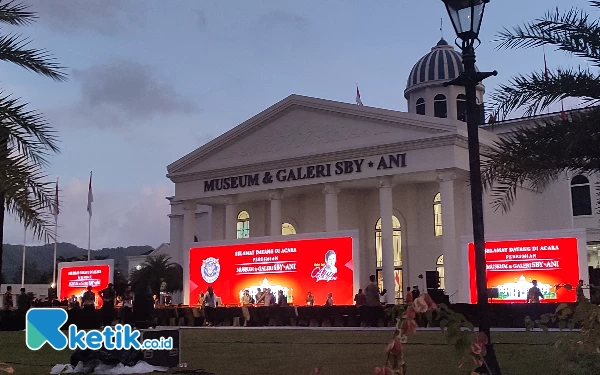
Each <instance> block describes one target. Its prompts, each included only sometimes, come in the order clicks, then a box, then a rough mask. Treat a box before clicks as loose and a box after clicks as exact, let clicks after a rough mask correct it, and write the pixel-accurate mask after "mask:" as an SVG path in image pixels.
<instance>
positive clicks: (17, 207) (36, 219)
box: [0, 146, 54, 241]
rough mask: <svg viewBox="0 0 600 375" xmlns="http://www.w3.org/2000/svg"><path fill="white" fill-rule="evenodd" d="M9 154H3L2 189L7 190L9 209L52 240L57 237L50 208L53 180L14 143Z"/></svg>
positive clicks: (41, 236)
mask: <svg viewBox="0 0 600 375" xmlns="http://www.w3.org/2000/svg"><path fill="white" fill-rule="evenodd" d="M6 152H8V154H9V156H8V157H2V158H0V171H2V176H0V191H2V192H3V193H4V204H5V206H6V211H8V212H9V213H11V214H14V215H15V216H16V217H17V218H18V219H19V220H20V221H21V222H23V223H24V224H25V226H26V228H28V229H31V230H32V231H33V234H34V235H35V236H36V237H37V238H39V239H44V240H46V241H48V240H49V239H52V238H54V237H53V236H54V232H53V223H52V215H51V214H50V208H51V207H52V204H53V203H54V194H53V193H54V190H53V186H54V183H53V182H46V181H45V179H46V175H45V174H44V173H43V171H42V169H41V168H40V166H39V165H36V164H32V163H31V162H30V160H29V159H28V158H27V157H25V156H24V155H21V154H19V153H18V152H16V150H15V149H14V148H11V147H10V146H9V147H8V148H7V149H6Z"/></svg>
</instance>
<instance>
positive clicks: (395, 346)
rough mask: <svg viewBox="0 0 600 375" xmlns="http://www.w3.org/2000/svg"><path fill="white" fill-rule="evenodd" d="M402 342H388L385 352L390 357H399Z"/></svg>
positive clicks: (395, 340)
mask: <svg viewBox="0 0 600 375" xmlns="http://www.w3.org/2000/svg"><path fill="white" fill-rule="evenodd" d="M402 349H403V348H402V342H401V341H400V340H398V339H394V340H392V341H390V343H389V344H388V346H387V347H386V348H385V352H386V353H389V354H391V355H395V356H399V355H400V354H402Z"/></svg>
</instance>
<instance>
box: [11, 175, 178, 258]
mask: <svg viewBox="0 0 600 375" xmlns="http://www.w3.org/2000/svg"><path fill="white" fill-rule="evenodd" d="M87 193H88V185H87V181H86V180H81V179H72V180H71V181H70V182H69V183H68V184H65V185H63V186H62V187H61V193H60V194H61V213H60V215H59V217H58V223H59V228H58V239H59V241H61V242H70V243H73V244H75V245H77V246H79V247H81V248H84V249H85V248H87V243H88V213H87V210H86V206H87ZM170 195H172V187H171V186H169V185H166V184H161V185H155V186H145V187H143V188H141V189H140V190H139V191H136V192H109V191H102V190H99V189H97V188H94V203H93V211H92V212H93V216H92V226H91V247H92V248H93V249H100V248H103V247H117V246H134V245H150V246H153V247H157V246H158V245H160V244H161V243H163V242H169V218H168V217H167V215H168V214H169V213H170V207H169V202H168V201H167V199H166V197H167V196H170ZM4 235H5V237H4V238H5V243H12V244H20V243H22V242H23V226H22V224H20V223H18V222H17V221H16V220H14V219H11V218H10V217H7V220H6V223H5V229H4ZM27 242H28V244H38V241H32V238H31V237H30V236H29V237H28V239H27Z"/></svg>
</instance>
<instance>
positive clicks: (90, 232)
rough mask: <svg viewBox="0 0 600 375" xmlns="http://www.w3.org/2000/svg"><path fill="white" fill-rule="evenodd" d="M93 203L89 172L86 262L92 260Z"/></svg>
mask: <svg viewBox="0 0 600 375" xmlns="http://www.w3.org/2000/svg"><path fill="white" fill-rule="evenodd" d="M93 201H94V196H93V194H92V172H91V171H90V184H89V186H88V205H87V211H88V214H89V217H88V262H89V261H90V260H92V247H91V238H92V236H91V234H92V202H93Z"/></svg>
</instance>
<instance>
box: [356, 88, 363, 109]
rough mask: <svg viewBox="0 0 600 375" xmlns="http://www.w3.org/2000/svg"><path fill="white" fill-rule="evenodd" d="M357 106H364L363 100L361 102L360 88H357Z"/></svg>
mask: <svg viewBox="0 0 600 375" xmlns="http://www.w3.org/2000/svg"><path fill="white" fill-rule="evenodd" d="M356 104H358V105H363V104H362V100H360V91H359V90H358V86H356Z"/></svg>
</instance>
